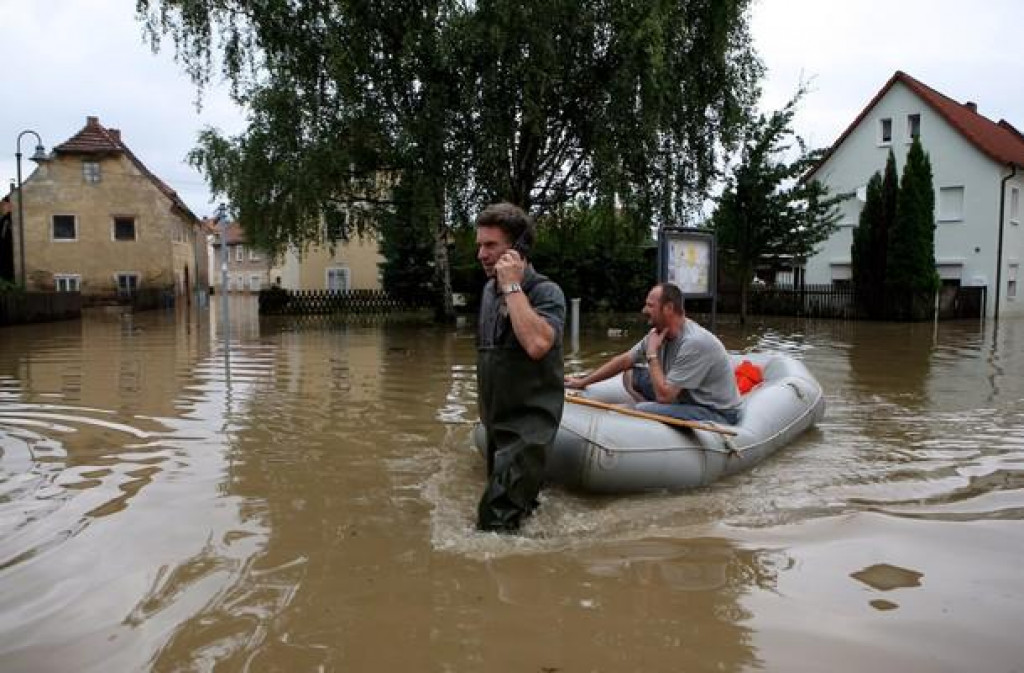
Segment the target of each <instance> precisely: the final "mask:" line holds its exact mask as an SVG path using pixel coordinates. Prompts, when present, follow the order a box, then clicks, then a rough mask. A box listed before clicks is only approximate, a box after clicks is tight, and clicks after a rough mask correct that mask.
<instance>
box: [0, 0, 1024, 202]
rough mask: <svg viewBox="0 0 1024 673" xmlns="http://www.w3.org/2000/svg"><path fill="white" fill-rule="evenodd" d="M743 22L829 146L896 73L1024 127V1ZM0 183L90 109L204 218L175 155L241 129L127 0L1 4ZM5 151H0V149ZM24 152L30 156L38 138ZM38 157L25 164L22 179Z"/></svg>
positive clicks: (199, 193)
mask: <svg viewBox="0 0 1024 673" xmlns="http://www.w3.org/2000/svg"><path fill="white" fill-rule="evenodd" d="M755 3H756V4H755V7H754V12H753V17H752V30H753V34H754V38H755V41H756V46H757V49H758V51H759V52H760V54H761V56H762V58H763V59H764V61H765V64H766V65H767V67H768V75H767V78H766V80H765V81H764V82H763V88H764V99H763V107H765V108H766V109H773V108H777V107H780V106H782V105H783V104H785V102H786V101H787V100H788V99H789V98H790V97H791V96H792V95H793V93H794V92H795V91H796V89H797V87H798V86H799V84H800V82H801V81H802V80H803V81H808V82H809V83H810V93H809V95H808V96H807V97H806V98H805V99H804V101H803V102H802V104H801V105H800V108H799V111H798V113H797V117H796V121H795V126H796V130H797V132H798V133H799V134H800V135H802V136H803V137H804V138H805V139H806V140H807V141H808V142H809V143H810V144H811V146H813V147H821V146H826V145H829V144H830V143H831V142H832V141H833V140H835V138H836V137H837V136H838V135H839V134H840V133H841V132H842V131H843V130H844V129H845V128H846V126H847V125H849V123H850V122H851V121H852V120H853V118H854V117H855V116H856V115H857V114H858V113H859V112H860V111H861V109H862V108H863V107H864V105H865V104H866V103H867V102H868V100H870V99H871V97H872V96H874V94H875V93H876V92H877V91H878V89H880V88H881V87H882V85H883V84H884V83H885V82H886V80H888V78H889V77H890V76H892V74H893V73H894V72H895V71H896V70H903V71H905V72H907V73H908V74H910V75H912V76H913V77H915V78H917V79H919V80H921V81H922V82H924V83H925V84H927V85H929V86H931V87H932V88H934V89H937V90H938V91H940V92H942V93H944V94H946V95H947V96H950V97H951V98H954V99H956V100H959V101H964V100H973V101H975V102H977V103H978V111H979V112H980V113H981V114H984V115H985V116H987V117H989V118H991V119H993V120H996V121H998V120H999V119H1000V118H1005V119H1007V120H1008V121H1010V122H1011V123H1013V124H1014V125H1016V126H1017V127H1018V128H1024V51H1022V50H1021V49H1020V48H1019V45H1020V37H1021V34H1022V33H1021V31H1022V30H1024V0H982V1H980V2H978V3H977V4H976V5H975V4H973V3H965V2H962V0H957V1H954V0H859V1H858V2H844V3H838V2H824V1H822V0H755ZM0 63H3V64H4V66H5V67H4V74H3V77H2V82H3V83H2V85H0V87H2V88H0V90H2V92H3V94H2V96H0V181H2V183H0V190H2V192H3V193H6V192H7V190H8V185H9V183H10V181H11V180H13V179H14V177H15V161H14V153H15V145H16V140H17V137H18V134H19V133H20V132H21V131H23V130H25V129H31V130H34V131H36V132H38V133H39V135H40V136H42V140H43V143H44V144H45V145H46V147H47V149H51V148H52V147H53V146H54V145H56V144H59V143H62V142H64V141H65V140H67V139H68V138H70V137H71V136H72V135H74V134H75V133H77V132H78V131H79V130H80V129H81V128H82V126H84V125H85V118H86V117H87V116H89V115H94V116H98V117H99V118H100V122H101V123H103V124H104V125H105V126H107V127H112V128H119V129H121V134H122V139H123V140H124V141H125V143H126V144H127V145H128V146H129V147H130V148H131V149H132V151H133V152H135V154H136V155H137V156H138V157H139V158H140V159H141V160H142V161H143V163H145V164H146V165H147V166H148V167H149V168H150V170H152V171H153V172H154V173H156V174H157V175H158V176H160V178H161V179H163V180H164V181H165V182H167V183H168V184H169V185H170V186H171V187H172V188H174V189H175V190H177V192H178V193H179V194H180V195H181V197H182V198H183V199H184V200H185V202H186V203H187V204H188V205H189V206H190V207H191V208H192V209H193V211H194V212H195V213H196V214H197V215H199V216H205V215H208V214H210V213H211V212H212V210H213V205H211V203H210V196H209V192H208V190H207V189H206V186H205V183H204V181H203V178H202V176H201V175H200V174H199V173H197V172H196V171H194V170H193V169H192V168H190V167H189V166H188V165H187V164H186V163H185V161H184V158H185V155H186V154H187V153H188V151H189V149H191V148H192V147H193V146H194V145H195V141H196V136H197V134H198V132H199V130H200V129H202V128H203V127H205V126H214V127H217V128H220V129H221V130H223V131H226V132H228V133H236V132H238V131H240V130H241V129H242V128H243V127H244V119H243V116H242V113H241V112H240V111H239V110H237V109H235V108H234V107H233V105H232V103H231V102H230V101H229V100H228V98H227V96H226V95H225V93H224V92H223V89H214V90H211V91H207V92H205V93H204V94H203V106H202V109H201V110H197V109H196V106H195V100H196V90H195V87H194V86H193V85H192V84H191V82H189V80H188V78H187V77H186V76H185V75H184V73H183V72H182V69H181V68H180V66H179V65H177V64H176V63H175V62H174V60H173V46H172V45H170V44H169V43H165V45H164V48H163V50H162V51H161V52H160V53H159V54H156V55H154V54H153V53H152V51H151V50H150V48H149V46H148V45H147V44H146V42H145V41H144V39H143V36H142V28H141V25H140V24H139V23H138V21H137V20H136V18H135V0H0ZM4 148H6V149H4ZM21 150H22V153H23V156H24V157H29V156H31V155H32V152H33V150H34V138H33V137H31V136H25V137H24V138H23V140H22V144H21ZM33 167H34V164H32V163H31V162H29V161H28V160H27V159H23V162H22V174H23V178H24V177H27V175H28V174H29V173H30V172H31V170H32V168H33Z"/></svg>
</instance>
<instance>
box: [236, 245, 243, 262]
mask: <svg viewBox="0 0 1024 673" xmlns="http://www.w3.org/2000/svg"><path fill="white" fill-rule="evenodd" d="M244 254H245V246H244V245H236V246H235V261H236V262H241V261H242V256H243V255H244Z"/></svg>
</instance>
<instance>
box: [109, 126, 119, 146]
mask: <svg viewBox="0 0 1024 673" xmlns="http://www.w3.org/2000/svg"><path fill="white" fill-rule="evenodd" d="M107 133H109V134H110V135H111V136H112V137H113V138H114V140H116V141H117V144H118V145H120V144H121V129H107Z"/></svg>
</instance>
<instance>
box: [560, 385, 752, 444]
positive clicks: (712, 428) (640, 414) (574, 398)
mask: <svg viewBox="0 0 1024 673" xmlns="http://www.w3.org/2000/svg"><path fill="white" fill-rule="evenodd" d="M565 399H566V401H568V402H572V403H573V404H582V405H584V406H587V407H595V408H597V409H607V410H608V411H615V412H618V413H620V414H623V415H625V416H635V417H637V418H646V419H647V420H649V421H658V422H659V423H664V424H665V425H674V426H676V427H680V428H689V429H691V430H707V431H708V432H717V433H718V434H720V435H736V431H735V430H727V429H726V428H720V427H718V426H716V425H708V424H707V423H700V422H698V421H684V420H683V419H681V418H672V417H671V416H662V415H661V414H649V413H647V412H646V411H637V410H636V409H630V408H629V407H620V406H617V405H615V404H608V403H607V402H598V401H597V400H591V399H587V398H586V397H580V396H579V395H570V394H566V396H565Z"/></svg>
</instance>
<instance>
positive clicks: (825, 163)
mask: <svg viewBox="0 0 1024 673" xmlns="http://www.w3.org/2000/svg"><path fill="white" fill-rule="evenodd" d="M915 135H919V136H920V138H921V144H922V145H923V146H924V150H925V152H927V153H928V155H929V158H930V160H931V165H932V174H933V177H934V185H935V219H936V229H935V263H936V266H937V271H938V273H939V276H940V277H941V278H942V281H943V284H945V285H983V286H986V287H987V288H988V298H987V315H988V317H999V316H1010V315H1016V316H1024V296H1022V294H1021V292H1020V289H1019V283H1018V280H1019V279H1020V267H1021V263H1022V262H1024V227H1021V219H1022V216H1021V208H1022V205H1021V191H1022V188H1024V135H1022V134H1021V133H1020V131H1018V130H1017V129H1016V128H1014V127H1013V126H1012V125H1011V124H1010V123H1009V122H1007V121H1005V120H1000V121H999V122H993V121H992V120H990V119H987V118H986V117H984V116H982V115H981V114H979V113H978V109H977V105H976V104H975V103H972V102H970V101H967V102H964V103H959V102H957V101H955V100H953V99H952V98H949V97H947V96H945V95H943V94H941V93H939V92H938V91H935V90H934V89H932V88H930V87H928V86H926V85H924V84H922V83H921V82H919V81H917V80H916V79H914V78H913V77H911V76H909V75H907V74H906V73H904V72H899V71H897V72H896V74H895V75H893V76H892V78H890V79H889V81H888V82H886V84H885V86H883V87H882V89H881V90H880V91H879V92H878V93H877V94H876V95H875V97H874V98H872V99H871V101H870V102H869V103H868V104H867V106H866V107H865V108H864V110H863V111H862V112H861V113H860V114H859V115H858V116H857V118H856V119H854V120H853V123H852V124H850V126H849V128H847V129H846V131H844V132H843V134H842V135H841V136H839V139H838V140H836V142H835V143H834V144H833V145H832V147H831V148H830V149H829V151H828V152H827V153H826V154H825V156H824V157H823V158H822V160H821V162H820V163H819V164H818V166H817V167H815V168H814V169H813V170H812V172H811V173H810V174H809V175H808V176H807V178H808V179H812V178H813V179H818V180H821V181H822V182H823V183H825V184H826V185H828V187H829V189H830V190H831V191H832V192H833V193H850V194H855V196H853V197H851V198H850V199H847V200H846V201H845V202H844V204H843V206H842V214H843V215H842V220H841V225H840V228H839V230H838V231H837V232H836V233H835V234H833V235H832V237H831V238H829V239H828V241H826V242H825V243H824V244H823V246H822V248H821V249H820V251H819V252H818V253H817V254H816V255H814V256H813V257H811V258H810V259H808V260H807V266H806V270H805V282H807V283H822V284H827V283H843V282H849V280H850V277H851V273H850V246H851V243H852V241H853V227H855V226H856V225H857V222H858V219H859V216H860V211H861V208H862V207H863V205H864V197H865V192H866V189H865V188H866V185H867V182H868V179H869V178H870V177H871V175H872V174H874V173H875V171H882V170H884V168H885V161H886V158H887V156H888V154H889V150H890V149H892V151H893V152H894V153H895V156H896V165H897V169H898V171H899V173H900V175H902V171H903V166H904V164H905V162H906V156H907V150H908V149H909V148H910V144H911V142H912V139H913V137H914V136H915Z"/></svg>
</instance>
